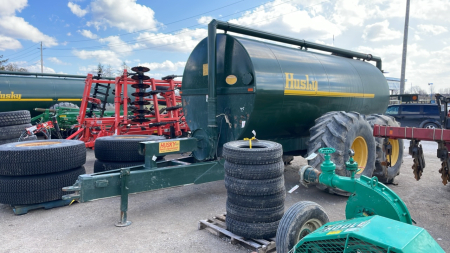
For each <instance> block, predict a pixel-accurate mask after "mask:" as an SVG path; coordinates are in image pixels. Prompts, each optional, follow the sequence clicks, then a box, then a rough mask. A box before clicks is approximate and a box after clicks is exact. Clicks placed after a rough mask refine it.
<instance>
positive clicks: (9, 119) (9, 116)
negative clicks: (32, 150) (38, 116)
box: [0, 110, 31, 127]
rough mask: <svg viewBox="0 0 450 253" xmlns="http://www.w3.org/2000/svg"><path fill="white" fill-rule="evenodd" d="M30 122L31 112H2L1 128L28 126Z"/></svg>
mask: <svg viewBox="0 0 450 253" xmlns="http://www.w3.org/2000/svg"><path fill="white" fill-rule="evenodd" d="M30 121H31V116H30V111H26V110H21V111H12V112H0V127H4V126H13V125H22V124H28V123H30Z"/></svg>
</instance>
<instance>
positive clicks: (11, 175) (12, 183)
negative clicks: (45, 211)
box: [0, 140, 86, 205]
mask: <svg viewBox="0 0 450 253" xmlns="http://www.w3.org/2000/svg"><path fill="white" fill-rule="evenodd" d="M85 162H86V148H85V146H84V143H83V142H81V141H75V140H35V141H28V142H19V143H8V144H3V145H0V203H3V204H10V205H27V204H37V203H44V202H49V201H53V200H60V199H61V197H62V196H63V195H65V194H70V192H63V191H62V188H63V187H65V186H71V185H73V184H74V183H75V181H76V180H77V178H78V176H79V175H81V174H85V173H86V171H85V169H84V167H83V165H84V164H85Z"/></svg>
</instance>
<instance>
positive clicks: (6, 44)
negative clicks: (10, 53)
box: [0, 34, 22, 51]
mask: <svg viewBox="0 0 450 253" xmlns="http://www.w3.org/2000/svg"><path fill="white" fill-rule="evenodd" d="M19 48H22V44H20V42H19V41H18V40H16V39H13V38H10V37H6V36H3V35H1V34H0V51H5V50H8V49H19Z"/></svg>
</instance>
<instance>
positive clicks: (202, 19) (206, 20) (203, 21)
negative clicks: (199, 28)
mask: <svg viewBox="0 0 450 253" xmlns="http://www.w3.org/2000/svg"><path fill="white" fill-rule="evenodd" d="M211 20H213V18H212V17H211V16H202V17H200V18H199V19H197V22H198V23H199V24H201V25H207V24H209V22H211Z"/></svg>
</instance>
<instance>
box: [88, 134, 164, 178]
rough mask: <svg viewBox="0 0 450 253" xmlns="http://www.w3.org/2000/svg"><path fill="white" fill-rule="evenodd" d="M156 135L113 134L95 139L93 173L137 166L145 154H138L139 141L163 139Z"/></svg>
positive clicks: (143, 159)
mask: <svg viewBox="0 0 450 253" xmlns="http://www.w3.org/2000/svg"><path fill="white" fill-rule="evenodd" d="M164 139H165V137H164V136H157V135H113V136H105V137H100V138H97V139H96V140H95V146H94V151H95V158H97V160H95V163H94V173H97V172H103V171H108V170H114V169H120V168H126V167H132V166H138V165H142V164H144V163H145V156H143V155H141V154H139V143H140V142H144V141H157V140H164Z"/></svg>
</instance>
